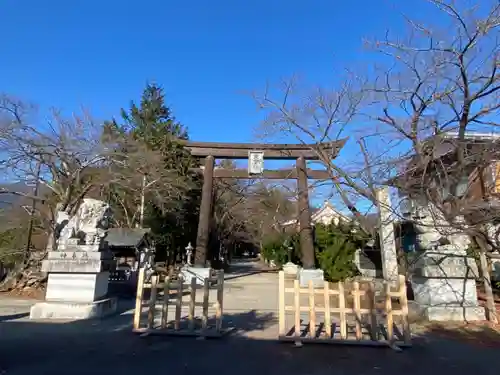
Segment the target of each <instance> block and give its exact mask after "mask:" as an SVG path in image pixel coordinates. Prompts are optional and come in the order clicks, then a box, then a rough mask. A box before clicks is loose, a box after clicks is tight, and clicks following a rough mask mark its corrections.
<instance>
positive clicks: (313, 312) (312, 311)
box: [309, 280, 316, 339]
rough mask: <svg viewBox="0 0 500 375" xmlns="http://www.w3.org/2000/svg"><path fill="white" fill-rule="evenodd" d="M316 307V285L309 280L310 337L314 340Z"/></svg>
mask: <svg viewBox="0 0 500 375" xmlns="http://www.w3.org/2000/svg"><path fill="white" fill-rule="evenodd" d="M314 305H315V303H314V285H313V282H312V280H309V335H310V336H311V338H312V339H313V338H315V337H316V309H315V306H314Z"/></svg>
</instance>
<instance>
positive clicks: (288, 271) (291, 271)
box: [282, 262, 300, 279]
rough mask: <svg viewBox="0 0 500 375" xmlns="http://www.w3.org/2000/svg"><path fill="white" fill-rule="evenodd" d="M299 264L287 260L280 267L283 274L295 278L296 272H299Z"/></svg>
mask: <svg viewBox="0 0 500 375" xmlns="http://www.w3.org/2000/svg"><path fill="white" fill-rule="evenodd" d="M299 268H300V267H299V266H297V265H296V264H294V263H292V262H287V263H285V264H284V265H283V267H282V269H283V272H284V273H285V276H286V277H287V278H289V279H296V278H297V274H298V273H299Z"/></svg>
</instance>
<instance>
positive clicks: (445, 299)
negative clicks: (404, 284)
mask: <svg viewBox="0 0 500 375" xmlns="http://www.w3.org/2000/svg"><path fill="white" fill-rule="evenodd" d="M411 285H412V289H413V293H414V299H415V302H417V303H419V304H421V305H425V306H432V307H434V306H448V305H450V306H470V307H475V306H477V290H476V281H475V280H474V279H440V278H436V279H431V278H423V277H413V278H412V280H411Z"/></svg>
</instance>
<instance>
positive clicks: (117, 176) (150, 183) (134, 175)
mask: <svg viewBox="0 0 500 375" xmlns="http://www.w3.org/2000/svg"><path fill="white" fill-rule="evenodd" d="M110 149H113V151H112V152H111V151H108V153H107V154H106V159H107V164H106V167H105V169H107V171H106V175H107V178H108V179H109V183H108V184H107V187H106V189H104V190H105V192H106V194H107V195H108V196H109V198H110V200H111V201H112V202H115V204H116V205H117V209H118V211H119V214H118V213H117V215H116V220H117V223H118V224H119V225H120V226H126V227H129V228H132V227H134V226H142V224H143V219H144V207H145V202H149V203H152V204H154V205H155V206H156V207H157V208H158V209H159V210H161V211H162V212H164V213H165V212H169V211H171V210H174V209H176V208H177V207H176V205H177V204H178V203H179V202H182V200H183V199H182V198H183V196H184V194H185V193H186V192H187V191H188V190H189V189H190V188H192V187H193V186H194V185H193V182H192V179H191V178H190V176H189V175H187V176H183V175H180V174H179V172H178V171H177V170H168V169H166V168H165V165H164V157H163V153H162V152H161V151H155V150H151V149H150V148H149V147H148V146H147V145H146V144H144V143H141V142H139V141H136V140H134V139H132V138H131V137H128V136H124V137H122V138H121V139H118V140H114V144H113V146H112V147H110Z"/></svg>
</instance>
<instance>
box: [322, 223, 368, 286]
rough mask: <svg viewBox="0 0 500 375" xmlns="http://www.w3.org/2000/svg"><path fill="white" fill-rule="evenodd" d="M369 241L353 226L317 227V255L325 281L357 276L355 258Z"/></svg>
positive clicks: (331, 225)
mask: <svg viewBox="0 0 500 375" xmlns="http://www.w3.org/2000/svg"><path fill="white" fill-rule="evenodd" d="M367 241H368V238H367V237H365V236H363V235H362V234H361V233H360V232H359V231H356V230H355V228H354V227H351V226H347V225H334V224H330V225H316V227H315V253H316V254H315V255H316V260H317V265H318V267H319V268H321V269H322V270H323V272H324V273H325V279H326V280H328V281H339V280H344V279H346V278H350V277H354V276H357V275H358V274H359V271H358V268H357V267H356V265H355V264H354V256H355V253H356V250H357V249H360V248H362V247H363V246H364V245H365V244H366V242H367Z"/></svg>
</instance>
